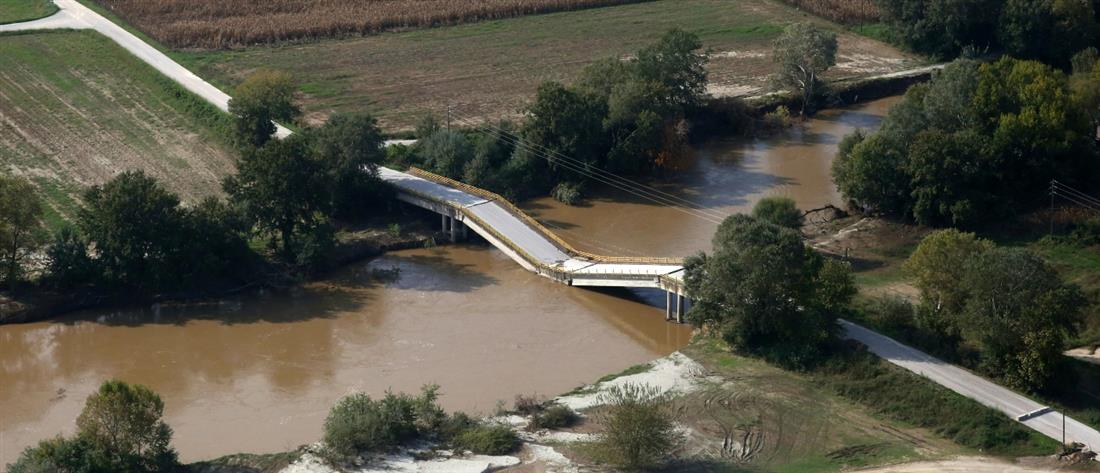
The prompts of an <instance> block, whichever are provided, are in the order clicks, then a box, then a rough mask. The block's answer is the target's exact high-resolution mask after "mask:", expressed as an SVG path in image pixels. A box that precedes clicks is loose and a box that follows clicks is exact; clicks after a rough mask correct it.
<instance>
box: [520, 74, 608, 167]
mask: <svg viewBox="0 0 1100 473" xmlns="http://www.w3.org/2000/svg"><path fill="white" fill-rule="evenodd" d="M605 116H607V103H606V102H604V101H602V100H599V98H598V97H596V96H594V95H589V94H585V93H582V92H578V91H576V90H573V89H570V88H567V87H565V86H563V85H561V84H558V83H555V82H548V83H545V84H542V85H541V86H539V90H538V93H537V94H536V96H535V103H534V104H532V105H531V107H530V108H529V109H528V110H527V121H526V122H524V125H523V130H522V133H523V137H524V139H525V141H527V142H528V143H527V144H528V145H529V146H533V147H535V149H536V150H535V152H536V153H539V154H542V155H545V157H546V158H547V159H548V160H549V166H550V168H551V170H552V171H554V172H555V173H557V174H559V175H564V176H569V177H570V178H572V179H578V178H583V177H584V176H583V175H580V172H579V171H578V169H577V168H581V169H583V168H588V167H596V168H599V167H602V166H603V162H604V157H605V156H606V153H607V149H608V148H607V145H606V144H605V138H604V136H603V121H604V117H605ZM562 156H565V157H567V158H571V159H572V160H576V161H579V162H580V164H570V162H571V161H570V162H566V160H565V159H564V158H562Z"/></svg>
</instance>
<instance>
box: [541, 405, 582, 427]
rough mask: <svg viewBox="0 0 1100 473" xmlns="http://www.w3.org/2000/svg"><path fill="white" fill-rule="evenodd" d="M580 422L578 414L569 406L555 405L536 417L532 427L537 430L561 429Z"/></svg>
mask: <svg viewBox="0 0 1100 473" xmlns="http://www.w3.org/2000/svg"><path fill="white" fill-rule="evenodd" d="M578 420H580V417H579V416H577V413H576V412H573V409H570V408H569V407H567V406H563V405H561V404H554V405H553V406H550V407H548V408H546V409H545V410H543V411H542V412H540V413H538V414H536V415H535V418H534V419H533V420H532V421H531V426H532V427H534V428H536V429H560V428H562V427H569V426H571V425H573V424H576V423H577V421H578Z"/></svg>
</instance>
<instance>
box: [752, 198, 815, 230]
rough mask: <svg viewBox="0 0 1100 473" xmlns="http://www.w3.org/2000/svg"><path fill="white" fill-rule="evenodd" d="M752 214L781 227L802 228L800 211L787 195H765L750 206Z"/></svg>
mask: <svg viewBox="0 0 1100 473" xmlns="http://www.w3.org/2000/svg"><path fill="white" fill-rule="evenodd" d="M752 216H753V217H756V218H758V219H760V220H763V221H765V222H769V223H774V224H776V225H779V226H781V227H787V228H793V229H795V230H798V229H800V228H802V221H803V216H802V211H801V210H798V206H797V205H795V203H794V200H792V199H791V198H789V197H765V198H763V199H760V202H757V203H756V205H755V206H753V208H752Z"/></svg>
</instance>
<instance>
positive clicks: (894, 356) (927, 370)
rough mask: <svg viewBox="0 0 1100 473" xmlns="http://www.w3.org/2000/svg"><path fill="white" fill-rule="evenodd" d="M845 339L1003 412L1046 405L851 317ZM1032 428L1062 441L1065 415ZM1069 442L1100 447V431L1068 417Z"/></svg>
mask: <svg viewBox="0 0 1100 473" xmlns="http://www.w3.org/2000/svg"><path fill="white" fill-rule="evenodd" d="M840 325H841V327H843V329H844V336H845V338H849V339H852V340H856V341H858V342H860V343H862V344H864V345H867V348H868V349H869V350H871V352H872V353H874V354H876V355H878V356H880V357H882V358H883V359H885V360H887V361H889V362H890V363H893V364H895V365H898V366H901V367H902V368H905V369H907V370H909V371H912V372H914V373H917V374H919V375H921V376H924V377H926V378H928V379H930V380H932V381H934V382H935V383H937V384H939V385H941V386H943V387H945V388H948V389H950V390H952V391H955V392H957V393H959V394H962V395H963V396H966V397H968V398H970V399H973V400H975V401H978V402H980V403H982V404H984V405H986V406H988V407H991V408H993V409H996V410H998V411H1001V412H1003V413H1005V414H1006V415H1008V416H1009V417H1011V418H1013V419H1016V418H1017V417H1018V416H1020V415H1022V414H1026V413H1029V412H1034V411H1036V410H1039V409H1042V408H1044V407H1046V406H1044V405H1043V404H1040V403H1038V402H1035V401H1033V400H1031V399H1029V398H1027V397H1025V396H1023V395H1021V394H1018V393H1016V392H1014V391H1012V390H1010V389H1008V388H1005V387H1002V386H998V385H996V384H993V383H992V382H990V381H989V380H987V379H985V378H982V377H981V376H978V375H975V374H974V373H971V372H969V371H967V370H964V369H962V368H960V367H958V366H955V365H952V364H949V363H945V362H944V361H942V360H940V359H938V358H936V357H934V356H931V355H929V354H927V353H924V352H922V351H920V350H917V349H915V348H913V347H910V346H908V345H905V344H903V343H901V342H898V341H897V340H894V339H892V338H890V337H887V336H885V335H882V334H880V333H877V332H874V331H871V330H869V329H867V328H865V327H862V326H860V325H857V324H854V323H851V322H849V321H847V320H841V321H840ZM1023 424H1024V425H1026V426H1028V427H1031V428H1032V429H1035V430H1037V431H1039V432H1040V433H1042V434H1043V435H1046V436H1048V437H1050V438H1052V439H1055V440H1057V441H1059V442H1061V441H1062V414H1061V413H1060V412H1057V411H1053V410H1052V411H1049V412H1046V413H1044V414H1041V415H1038V416H1035V417H1032V418H1030V419H1027V420H1025V421H1023ZM1065 425H1066V441H1067V442H1080V443H1083V444H1085V445H1087V446H1089V448H1090V449H1092V450H1096V449H1098V448H1100V432H1097V431H1096V429H1093V428H1091V427H1089V426H1087V425H1085V424H1082V423H1080V422H1078V421H1076V420H1073V419H1072V418H1068V417H1067V418H1066V419H1065Z"/></svg>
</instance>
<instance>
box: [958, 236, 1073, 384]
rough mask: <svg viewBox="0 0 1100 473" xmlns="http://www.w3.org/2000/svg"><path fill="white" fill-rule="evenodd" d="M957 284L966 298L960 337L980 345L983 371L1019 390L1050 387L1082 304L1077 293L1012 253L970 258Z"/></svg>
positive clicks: (1035, 262)
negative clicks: (965, 292)
mask: <svg viewBox="0 0 1100 473" xmlns="http://www.w3.org/2000/svg"><path fill="white" fill-rule="evenodd" d="M961 284H962V286H963V287H964V288H965V290H966V291H967V294H968V298H967V300H966V304H965V307H964V309H963V316H962V318H961V320H962V322H963V325H962V326H963V333H964V335H965V337H966V338H968V339H970V340H973V341H975V342H976V343H978V344H979V345H980V346H981V356H982V367H983V369H984V370H985V371H986V372H988V373H990V374H992V375H994V376H999V377H1002V378H1003V379H1004V380H1005V381H1007V382H1008V383H1009V384H1010V385H1012V386H1014V387H1017V388H1020V389H1026V390H1042V389H1045V388H1049V387H1050V383H1051V381H1053V379H1054V376H1055V375H1056V374H1057V369H1056V368H1057V367H1058V365H1059V364H1061V363H1062V359H1063V356H1062V351H1063V350H1065V348H1066V347H1065V340H1066V338H1067V336H1068V335H1069V334H1070V333H1072V332H1073V331H1074V330H1075V329H1076V328H1077V327H1078V325H1079V324H1080V322H1081V312H1082V308H1083V307H1084V306H1085V305H1086V304H1087V301H1086V299H1085V297H1084V296H1083V295H1082V293H1081V291H1080V289H1079V288H1077V287H1076V286H1074V285H1071V284H1066V283H1064V282H1063V281H1062V280H1061V278H1060V277H1059V276H1058V273H1057V272H1056V271H1055V270H1054V269H1053V268H1051V267H1050V265H1049V264H1047V263H1046V261H1044V260H1043V259H1042V258H1041V257H1039V256H1038V255H1036V254H1034V253H1031V252H1029V251H1027V250H1022V249H1015V248H996V249H992V250H988V251H985V252H982V253H980V254H977V255H975V256H974V257H972V258H970V259H969V260H968V261H967V263H966V267H965V274H964V276H963V278H962V281H961Z"/></svg>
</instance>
